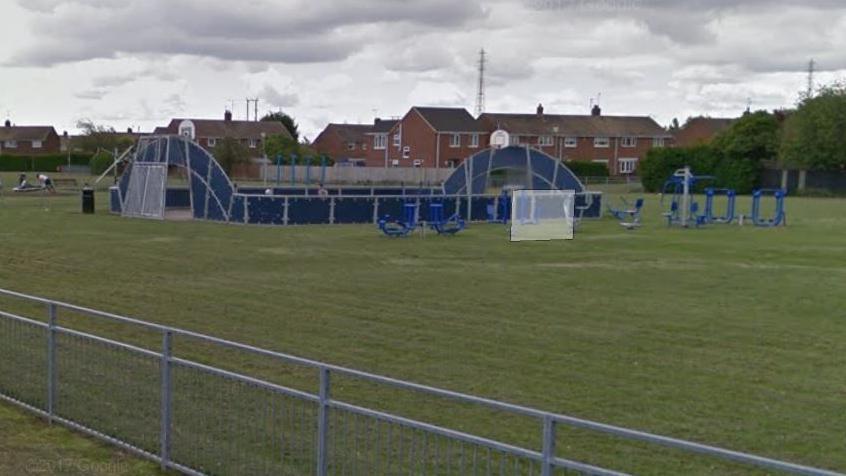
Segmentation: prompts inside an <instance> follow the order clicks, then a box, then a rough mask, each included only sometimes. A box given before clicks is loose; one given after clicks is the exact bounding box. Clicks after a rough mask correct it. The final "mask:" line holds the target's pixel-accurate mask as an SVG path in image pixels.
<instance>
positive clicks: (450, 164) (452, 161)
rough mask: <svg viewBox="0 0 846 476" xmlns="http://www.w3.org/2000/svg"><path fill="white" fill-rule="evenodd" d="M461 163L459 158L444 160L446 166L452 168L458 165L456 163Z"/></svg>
mask: <svg viewBox="0 0 846 476" xmlns="http://www.w3.org/2000/svg"><path fill="white" fill-rule="evenodd" d="M460 163H461V159H448V160H447V161H446V166H447V168H450V169H454V168H457V167H458V164H460Z"/></svg>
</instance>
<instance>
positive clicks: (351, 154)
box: [311, 124, 373, 165]
mask: <svg viewBox="0 0 846 476" xmlns="http://www.w3.org/2000/svg"><path fill="white" fill-rule="evenodd" d="M372 129H373V126H372V125H370V124H329V125H327V126H326V127H325V128H324V129H323V130H322V131H321V132H320V134H318V135H317V137H315V138H314V141H313V142H312V143H311V146H312V147H313V148H314V150H316V151H317V153H319V154H325V155H328V156H329V157H331V158H332V159H333V160H334V161H335V162H336V163H338V164H348V165H365V164H366V162H367V155H368V152H370V148H371V147H372V143H371V140H370V138H369V137H368V136H366V135H365V134H367V133H368V132H370V131H371V130H372ZM367 165H369V164H367Z"/></svg>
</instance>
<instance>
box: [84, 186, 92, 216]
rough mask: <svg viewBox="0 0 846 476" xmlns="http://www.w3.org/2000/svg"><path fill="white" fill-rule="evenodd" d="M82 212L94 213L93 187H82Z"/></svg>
mask: <svg viewBox="0 0 846 476" xmlns="http://www.w3.org/2000/svg"><path fill="white" fill-rule="evenodd" d="M82 213H94V189H93V188H91V187H84V188H83V189H82Z"/></svg>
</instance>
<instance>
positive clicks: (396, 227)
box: [379, 202, 417, 237]
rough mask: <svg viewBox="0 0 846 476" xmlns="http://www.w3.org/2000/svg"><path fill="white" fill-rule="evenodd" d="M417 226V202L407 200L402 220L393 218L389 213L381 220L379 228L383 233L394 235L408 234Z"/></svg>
mask: <svg viewBox="0 0 846 476" xmlns="http://www.w3.org/2000/svg"><path fill="white" fill-rule="evenodd" d="M415 228H417V203H415V202H407V203H405V204H404V205H403V218H402V219H401V220H393V219H391V217H390V216H388V215H385V216H384V217H382V218H381V219H380V220H379V229H380V230H382V233H384V234H386V235H388V236H392V237H399V236H408V234H409V233H411V232H412V231H413V230H414V229H415Z"/></svg>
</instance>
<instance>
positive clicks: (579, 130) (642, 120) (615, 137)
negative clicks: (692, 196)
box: [479, 105, 673, 175]
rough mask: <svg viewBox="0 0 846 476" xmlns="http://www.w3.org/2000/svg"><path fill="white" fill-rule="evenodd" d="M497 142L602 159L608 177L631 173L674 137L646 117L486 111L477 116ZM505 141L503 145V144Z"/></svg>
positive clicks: (563, 157) (565, 156) (540, 109)
mask: <svg viewBox="0 0 846 476" xmlns="http://www.w3.org/2000/svg"><path fill="white" fill-rule="evenodd" d="M479 122H480V123H481V124H482V126H483V127H484V128H485V129H486V130H488V131H490V132H491V134H492V136H493V137H494V139H495V140H501V141H507V142H508V144H512V145H513V144H521V145H529V146H531V147H534V148H537V149H539V150H542V151H543V152H545V153H547V154H549V155H551V156H553V157H557V158H558V159H559V160H562V161H571V160H580V161H591V162H598V163H604V164H606V165H607V166H608V169H609V172H610V173H611V174H612V175H629V174H634V173H636V171H637V163H638V162H639V161H640V160H642V159H643V158H644V157H645V156H646V153H647V152H648V151H649V149H651V148H653V147H665V146H669V145H672V143H673V136H672V135H671V134H670V133H669V132H667V131H666V130H665V129H664V128H663V127H661V126H660V125H659V124H658V123H657V122H655V120H654V119H652V118H651V117H648V116H603V115H602V111H601V109H600V108H599V106H594V108H593V110H592V111H591V114H590V115H560V114H545V113H544V110H543V106H542V105H538V108H537V111H536V112H535V114H496V113H486V114H482V115H481V116H480V117H479ZM501 145H506V144H501Z"/></svg>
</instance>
